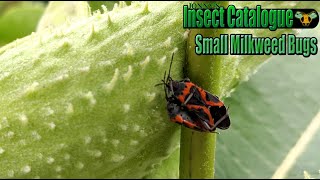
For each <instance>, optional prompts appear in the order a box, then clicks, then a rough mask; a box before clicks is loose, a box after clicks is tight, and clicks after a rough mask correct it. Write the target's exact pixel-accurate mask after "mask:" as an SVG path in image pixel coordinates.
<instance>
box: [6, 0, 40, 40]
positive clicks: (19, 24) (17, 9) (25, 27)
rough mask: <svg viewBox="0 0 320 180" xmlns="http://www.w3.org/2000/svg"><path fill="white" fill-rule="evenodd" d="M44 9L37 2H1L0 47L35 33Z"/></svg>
mask: <svg viewBox="0 0 320 180" xmlns="http://www.w3.org/2000/svg"><path fill="white" fill-rule="evenodd" d="M44 8H45V7H44V5H43V4H42V3H39V2H27V1H26V2H2V4H1V6H0V10H1V11H0V46H2V45H5V44H7V43H9V42H12V41H13V40H15V39H17V38H22V37H24V36H27V35H29V34H31V32H33V31H35V29H36V26H37V24H38V21H39V19H40V17H41V15H42V13H43V11H44Z"/></svg>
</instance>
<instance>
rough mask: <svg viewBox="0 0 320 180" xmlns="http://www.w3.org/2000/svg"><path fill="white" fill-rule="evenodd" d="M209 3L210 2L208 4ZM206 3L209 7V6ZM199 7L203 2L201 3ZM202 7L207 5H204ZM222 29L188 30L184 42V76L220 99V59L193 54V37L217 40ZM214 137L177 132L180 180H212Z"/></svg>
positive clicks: (225, 5) (188, 130)
mask: <svg viewBox="0 0 320 180" xmlns="http://www.w3.org/2000/svg"><path fill="white" fill-rule="evenodd" d="M212 2H213V1H212ZM212 2H210V3H212ZM201 3H203V1H202V2H201ZM205 3H208V1H206V2H205ZM216 3H217V4H218V5H219V6H220V7H221V6H223V7H227V6H228V4H229V3H228V2H216ZM222 31H223V30H222V29H221V30H220V29H219V30H217V29H192V30H190V33H189V38H188V41H187V62H186V63H187V64H186V67H185V69H186V70H187V72H186V74H187V76H188V77H189V78H190V79H191V81H193V82H194V83H196V84H197V85H199V86H200V87H202V88H204V89H206V90H208V91H209V92H211V93H213V94H215V95H218V96H219V95H220V93H221V92H220V79H221V67H222V57H221V56H199V55H197V54H195V43H194V40H195V36H196V35H197V34H202V35H203V37H214V36H219V35H220V34H221V33H222ZM215 147H216V134H215V133H203V132H197V131H194V130H191V129H188V128H185V127H182V128H181V141H180V178H181V179H182V178H183V179H187V178H188V179H190V178H199V179H200V178H201V179H212V178H214V160H215Z"/></svg>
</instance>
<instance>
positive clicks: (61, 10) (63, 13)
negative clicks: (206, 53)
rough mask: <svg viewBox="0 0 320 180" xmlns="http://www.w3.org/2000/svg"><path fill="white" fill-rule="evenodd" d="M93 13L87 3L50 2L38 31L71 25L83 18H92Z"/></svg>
mask: <svg viewBox="0 0 320 180" xmlns="http://www.w3.org/2000/svg"><path fill="white" fill-rule="evenodd" d="M90 15H91V11H90V6H89V4H88V3H87V1H70V2H64V1H50V2H49V4H48V6H47V8H46V10H45V12H44V14H43V16H42V17H41V19H40V21H39V24H38V27H37V31H40V30H42V29H45V28H48V27H50V28H55V27H57V26H60V25H61V24H64V23H66V22H67V23H71V22H73V21H77V20H79V19H81V18H87V17H90Z"/></svg>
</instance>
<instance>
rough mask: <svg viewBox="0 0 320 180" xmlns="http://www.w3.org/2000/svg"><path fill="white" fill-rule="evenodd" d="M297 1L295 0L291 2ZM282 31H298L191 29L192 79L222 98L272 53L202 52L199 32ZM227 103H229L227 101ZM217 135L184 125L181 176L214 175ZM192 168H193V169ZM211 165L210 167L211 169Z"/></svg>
mask: <svg viewBox="0 0 320 180" xmlns="http://www.w3.org/2000/svg"><path fill="white" fill-rule="evenodd" d="M202 3H203V2H202ZM216 3H217V4H218V5H219V6H222V7H225V8H226V7H227V6H228V5H229V2H221V1H216ZM232 4H233V5H235V6H236V7H237V8H242V7H244V6H247V7H251V8H254V7H255V6H256V5H262V7H263V8H266V7H268V8H273V7H277V8H279V7H288V5H287V4H284V3H278V2H258V1H256V2H232ZM295 4H296V3H295V2H294V3H291V4H290V5H289V6H290V7H291V6H294V5H295ZM283 33H292V34H294V33H296V31H295V30H292V29H278V30H277V31H275V32H273V31H269V30H268V29H263V30H253V29H192V30H190V33H189V38H188V45H187V54H188V56H187V58H188V60H187V65H186V67H187V68H186V69H187V75H188V77H189V78H190V79H191V81H193V82H195V83H196V84H198V85H199V86H201V87H202V88H204V89H206V90H208V91H209V92H211V93H213V94H216V95H218V96H219V97H220V98H222V99H223V98H224V97H226V96H229V95H230V93H231V92H232V91H234V89H235V88H236V87H237V86H238V85H239V84H240V83H241V82H242V81H245V80H248V79H249V77H250V75H252V74H253V73H254V72H255V71H256V70H257V69H258V68H259V66H261V65H262V64H263V63H264V62H265V61H266V60H267V59H268V58H269V57H270V56H234V55H232V56H231V55H210V56H199V55H197V54H196V53H195V43H194V40H195V36H196V35H197V34H202V35H203V37H218V36H220V34H253V36H257V37H280V35H281V34H283ZM226 105H227V106H228V104H226ZM231 126H233V125H231ZM227 131H230V130H227ZM215 138H216V137H215V134H208V133H197V132H193V131H190V130H189V129H187V128H182V131H181V162H180V163H181V165H182V167H180V168H181V169H180V170H181V172H182V173H181V174H180V177H182V178H190V176H191V177H194V178H213V175H214V159H215V156H214V154H215ZM190 147H191V148H190ZM191 149H192V150H191ZM199 152H200V153H199ZM190 156H192V160H189V159H190V158H188V157H190ZM192 167H201V168H192ZM190 169H191V170H192V171H194V172H193V173H190V172H189V171H190ZM209 169H211V170H210V171H209Z"/></svg>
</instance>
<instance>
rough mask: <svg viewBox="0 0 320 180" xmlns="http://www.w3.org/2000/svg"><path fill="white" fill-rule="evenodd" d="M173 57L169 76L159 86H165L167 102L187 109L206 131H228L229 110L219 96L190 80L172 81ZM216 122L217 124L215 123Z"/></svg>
mask: <svg viewBox="0 0 320 180" xmlns="http://www.w3.org/2000/svg"><path fill="white" fill-rule="evenodd" d="M173 56H174V54H172V59H171V62H170V67H169V73H168V76H166V72H165V73H164V78H163V80H162V83H159V84H157V85H161V84H163V85H164V89H165V93H166V99H167V102H169V103H174V102H175V103H176V104H177V105H178V106H180V107H181V108H182V107H183V108H186V110H185V111H188V112H189V114H191V115H192V116H191V117H193V118H195V120H194V121H195V122H197V121H199V122H200V124H201V125H202V128H203V129H205V130H206V131H210V132H213V131H214V130H215V128H216V127H218V128H220V129H228V128H229V126H230V118H229V115H228V112H227V110H228V109H227V108H226V107H225V106H224V103H223V102H222V101H220V100H219V98H218V97H217V96H215V95H212V94H210V93H209V92H207V91H205V90H203V89H202V88H200V87H199V86H197V85H196V84H194V83H193V82H191V81H190V79H189V78H185V79H183V80H181V81H176V80H173V79H172V77H171V76H170V74H171V67H172V62H173ZM157 85H156V86H157ZM168 94H170V96H168ZM215 111H218V112H215ZM222 114H223V115H222ZM215 120H216V122H214V121H215Z"/></svg>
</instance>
